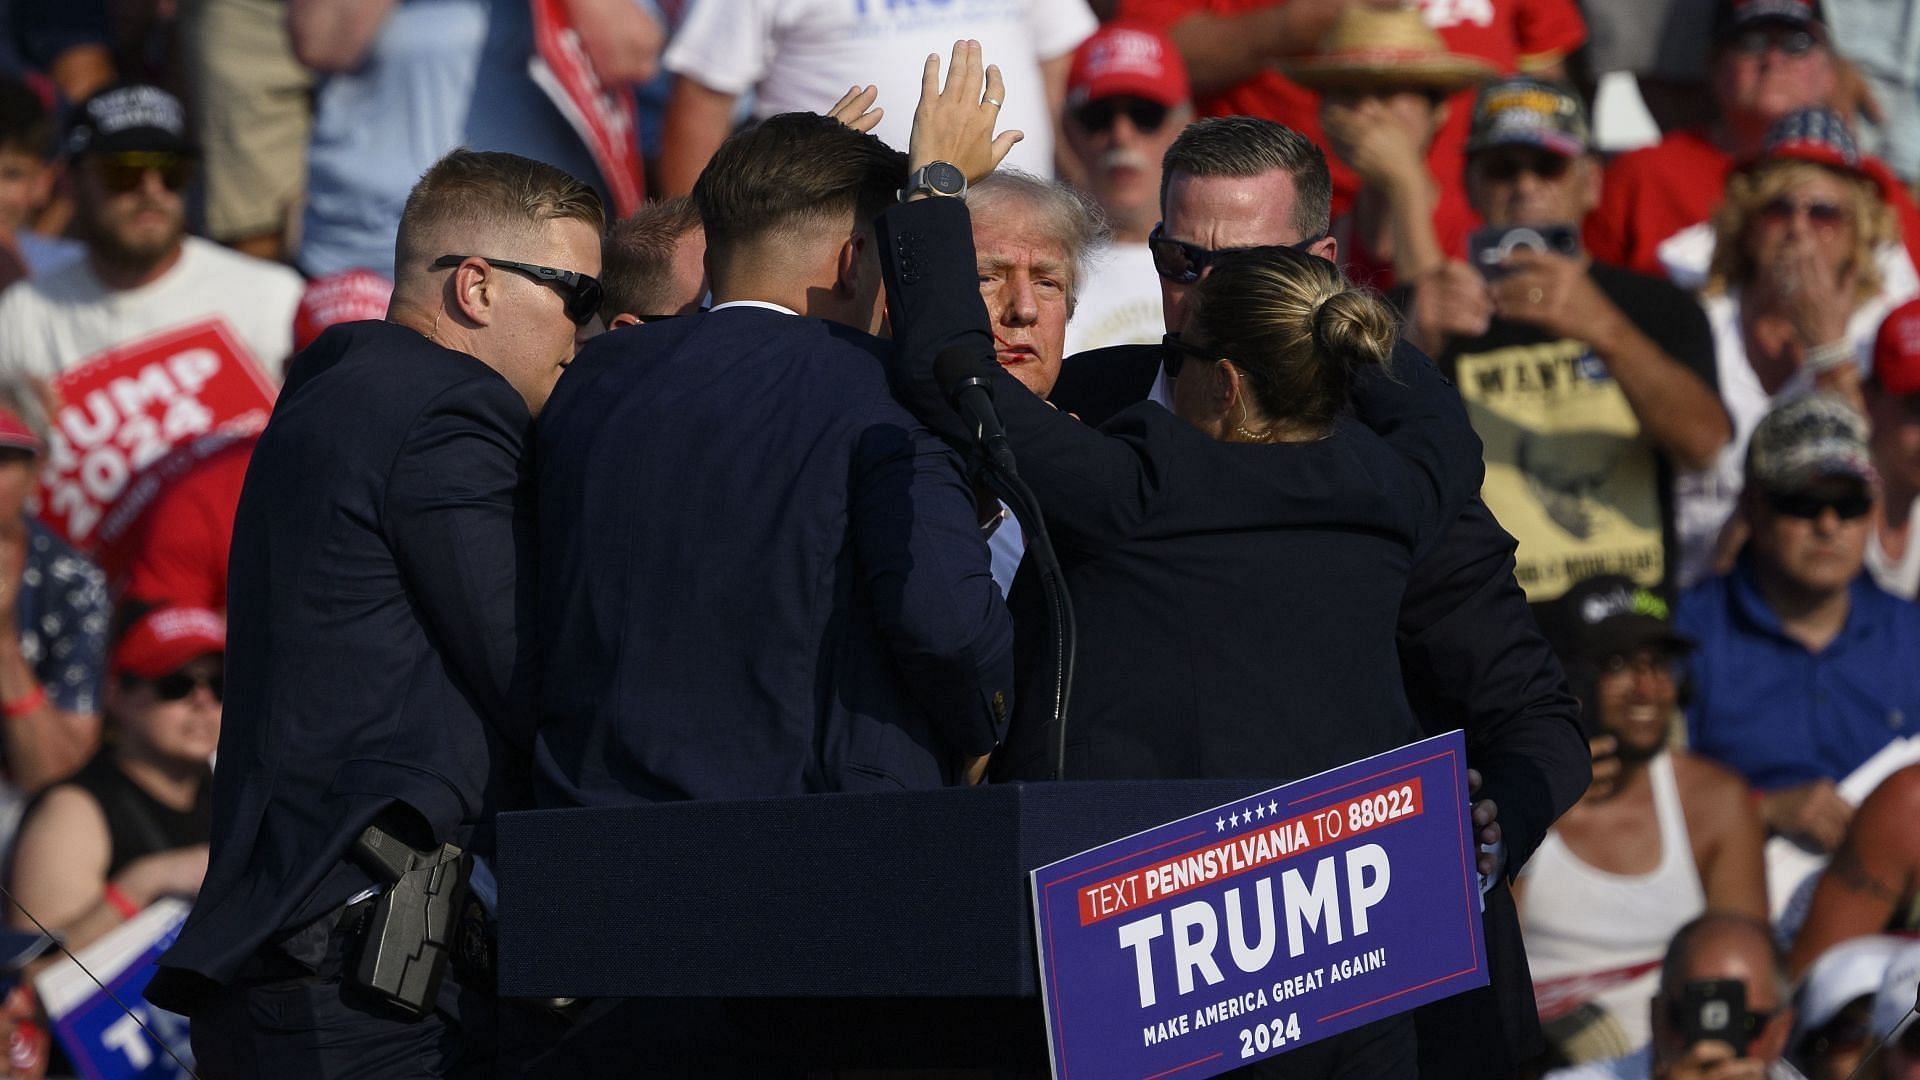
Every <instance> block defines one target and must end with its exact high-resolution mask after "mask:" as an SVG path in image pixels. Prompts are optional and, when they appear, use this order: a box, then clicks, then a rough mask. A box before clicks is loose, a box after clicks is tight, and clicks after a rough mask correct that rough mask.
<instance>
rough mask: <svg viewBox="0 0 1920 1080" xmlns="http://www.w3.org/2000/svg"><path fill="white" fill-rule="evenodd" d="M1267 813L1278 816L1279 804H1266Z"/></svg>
mask: <svg viewBox="0 0 1920 1080" xmlns="http://www.w3.org/2000/svg"><path fill="white" fill-rule="evenodd" d="M1267 812H1268V813H1272V814H1278V813H1279V812H1280V804H1279V803H1277V802H1270V803H1268V804H1267Z"/></svg>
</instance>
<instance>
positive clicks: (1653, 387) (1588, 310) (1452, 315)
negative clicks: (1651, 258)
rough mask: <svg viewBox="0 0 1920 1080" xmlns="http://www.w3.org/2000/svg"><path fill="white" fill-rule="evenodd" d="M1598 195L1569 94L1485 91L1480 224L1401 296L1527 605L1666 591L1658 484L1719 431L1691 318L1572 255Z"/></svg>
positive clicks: (1706, 346) (1664, 288) (1476, 205)
mask: <svg viewBox="0 0 1920 1080" xmlns="http://www.w3.org/2000/svg"><path fill="white" fill-rule="evenodd" d="M1599 183H1600V167H1599V163H1598V161H1597V160H1596V159H1595V158H1594V156H1593V154H1592V147H1591V145H1590V143H1589V139H1588V127H1587V118H1586V111H1585V108H1584V106H1582V104H1581V103H1580V100H1579V99H1578V98H1577V97H1575V96H1574V95H1573V93H1572V92H1571V91H1570V90H1569V89H1567V88H1566V87H1565V86H1563V85H1560V84H1558V83H1551V82H1544V81H1541V80H1538V79H1533V78H1528V77H1524V76H1516V77H1513V78H1507V79H1502V80H1500V81H1497V82H1494V83H1491V84H1489V85H1488V86H1487V87H1486V88H1485V89H1484V90H1482V91H1481V93H1480V96H1479V99H1478V100H1477V102H1476V103H1475V106H1474V112H1473V125H1472V133H1471V136H1470V138H1469V141H1468V143H1467V172H1466V184H1467V197H1468V200H1469V202H1470V203H1471V204H1472V206H1473V209H1474V211H1475V212H1476V213H1478V214H1479V215H1480V216H1481V218H1482V219H1483V220H1484V221H1485V222H1486V227H1485V228H1484V229H1482V230H1481V231H1479V232H1477V233H1475V234H1474V236H1473V237H1472V238H1471V240H1470V243H1469V248H1470V252H1469V259H1470V260H1471V261H1470V262H1461V261H1457V260H1455V261H1449V262H1447V263H1444V264H1442V265H1441V266H1440V267H1439V268H1438V269H1436V270H1434V271H1432V272H1430V273H1428V274H1426V275H1424V276H1422V277H1421V278H1420V279H1419V280H1418V281H1416V282H1414V283H1412V285H1411V287H1410V289H1409V298H1408V307H1409V315H1408V322H1407V329H1406V335H1407V337H1408V339H1409V340H1411V341H1412V342H1413V344H1415V345H1417V346H1419V347H1420V348H1421V349H1423V350H1425V351H1426V352H1428V353H1429V354H1431V355H1432V356H1433V357H1434V358H1435V359H1436V360H1438V361H1439V363H1440V364H1441V366H1442V369H1443V370H1445V371H1447V372H1448V373H1449V374H1450V375H1452V377H1453V378H1454V380H1455V382H1456V383H1458V384H1459V387H1460V393H1461V395H1462V396H1463V397H1464V398H1466V400H1467V407H1468V410H1469V413H1470V414H1471V415H1472V417H1473V422H1474V427H1475V428H1476V429H1477V430H1478V431H1479V434H1480V438H1481V440H1482V441H1483V442H1484V443H1485V446H1486V456H1487V480H1486V486H1485V488H1484V492H1483V494H1484V497H1485V499H1486V502H1487V505H1488V507H1489V508H1491V509H1492V510H1493V513H1494V516H1495V517H1497V518H1498V519H1499V520H1500V524H1501V525H1502V526H1504V527H1505V528H1506V529H1507V531H1508V532H1511V533H1512V534H1513V535H1514V537H1515V539H1516V540H1518V542H1519V551H1518V553H1517V556H1516V558H1517V559H1518V565H1517V567H1516V571H1515V576H1516V577H1517V578H1518V580H1519V582H1520V584H1521V586H1522V587H1523V588H1524V589H1525V590H1526V593H1527V599H1528V601H1529V602H1531V603H1533V604H1535V605H1540V604H1544V603H1547V602H1550V601H1553V600H1555V599H1558V598H1559V597H1560V596H1561V595H1562V594H1564V593H1565V592H1566V590H1567V589H1568V588H1569V587H1570V586H1571V585H1573V584H1574V583H1575V582H1577V581H1579V580H1580V579H1581V578H1584V577H1588V576H1591V575H1593V574H1600V573H1616V574H1624V575H1626V576H1628V577H1630V578H1632V579H1633V580H1634V581H1635V582H1636V583H1638V584H1640V585H1643V586H1646V587H1648V588H1654V589H1660V588H1662V587H1663V586H1666V585H1669V584H1670V579H1671V577H1672V567H1673V565H1674V560H1673V559H1671V558H1669V553H1670V552H1671V550H1672V537H1673V529H1672V514H1671V476H1672V473H1673V472H1674V470H1676V469H1689V468H1700V467H1702V466H1705V465H1708V464H1711V463H1712V462H1713V461H1714V460H1715V456H1716V455H1717V454H1718V453H1719V451H1720V449H1721V448H1722V447H1723V446H1725V445H1726V443H1727V440H1728V438H1729V437H1730V435H1731V432H1732V429H1731V426H1730V425H1729V423H1728V420H1727V414H1726V410H1725V409H1723V408H1722V407H1721V405H1720V401H1719V398H1718V397H1717V394H1716V390H1715V373H1714V356H1713V338H1712V335H1711V333H1710V332H1709V330H1708V326H1707V321H1706V318H1705V316H1704V315H1703V314H1702V313H1701V311H1700V309H1699V307H1698V305H1696V304H1695V303H1694V302H1693V300H1692V298H1691V297H1689V296H1687V295H1686V294H1685V293H1683V292H1681V291H1679V290H1678V289H1676V288H1674V287H1672V286H1671V285H1668V284H1667V283H1665V282H1662V281H1658V280H1656V279H1654V278H1650V277H1646V276H1643V275H1640V274H1634V273H1630V272H1628V271H1625V270H1621V269H1618V268H1615V267H1610V266H1603V265H1599V264H1596V263H1594V262H1593V261H1592V259H1590V258H1589V257H1587V256H1586V255H1585V254H1584V253H1583V252H1581V251H1580V249H1579V240H1578V236H1579V231H1578V223H1579V221H1580V220H1581V219H1582V218H1583V217H1585V216H1586V213H1587V211H1588V210H1589V209H1591V208H1592V207H1593V205H1594V204H1595V203H1596V202H1597V201H1598V199H1599V194H1600V191H1599ZM1536 610H1538V609H1537V608H1536Z"/></svg>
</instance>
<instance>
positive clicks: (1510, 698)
mask: <svg viewBox="0 0 1920 1080" xmlns="http://www.w3.org/2000/svg"><path fill="white" fill-rule="evenodd" d="M1410 354H1413V355H1417V354H1415V353H1414V350H1413V349H1412V347H1411V346H1408V345H1405V344H1403V345H1402V346H1401V349H1400V357H1399V358H1400V359H1403V358H1405V357H1406V356H1408V355H1410ZM1160 364H1161V357H1160V348H1159V346H1155V345H1120V346H1115V347H1112V348H1107V349H1097V350H1094V351H1091V352H1084V353H1080V354H1078V355H1075V356H1070V357H1068V358H1067V360H1066V363H1065V364H1064V365H1063V366H1062V368H1061V373H1060V380H1059V382H1058V383H1056V384H1055V386H1054V390H1053V394H1052V397H1051V400H1052V401H1053V402H1054V403H1056V404H1058V405H1059V406H1060V407H1061V408H1062V409H1067V410H1069V411H1071V412H1074V413H1076V414H1078V415H1079V416H1081V417H1082V418H1084V419H1085V420H1086V421H1087V422H1088V423H1092V424H1100V423H1104V422H1105V421H1106V420H1107V419H1109V418H1110V417H1112V416H1113V415H1114V414H1115V413H1118V412H1120V411H1121V410H1123V409H1126V408H1128V407H1130V406H1133V405H1135V404H1136V403H1138V402H1140V401H1142V400H1144V399H1145V398H1146V396H1147V394H1148V392H1149V390H1150V389H1151V388H1152V386H1153V382H1154V377H1155V375H1156V374H1157V373H1158V372H1159V370H1160ZM1513 552H1514V541H1513V537H1512V536H1510V535H1508V534H1507V531H1506V530H1505V529H1502V528H1501V527H1500V525H1499V523H1498V522H1496V521H1495V520H1494V518H1493V514H1492V513H1491V512H1489V511H1488V510H1487V506H1486V504H1485V503H1484V502H1482V501H1480V500H1479V499H1477V498H1476V499H1472V500H1470V501H1469V502H1468V503H1467V504H1466V506H1465V507H1464V508H1462V510H1461V511H1460V515H1459V517H1458V518H1456V519H1455V520H1454V521H1453V523H1452V524H1451V525H1449V526H1448V527H1447V529H1446V530H1445V531H1444V532H1442V533H1441V534H1440V536H1439V538H1438V540H1437V542H1436V543H1435V544H1434V546H1433V547H1432V548H1430V549H1429V550H1427V551H1426V552H1424V553H1422V555H1421V557H1420V558H1419V559H1417V560H1415V562H1414V564H1413V569H1412V573H1411V575H1410V577H1409V578H1408V580H1407V589H1406V595H1405V596H1404V597H1403V599H1402V600H1401V603H1400V617H1399V625H1398V627H1397V634H1396V637H1397V644H1398V651H1399V655H1400V671H1401V676H1402V678H1403V679H1404V680H1405V682H1406V692H1407V698H1408V700H1409V701H1410V702H1411V704H1412V706H1413V710H1414V713H1415V715H1416V716H1417V717H1418V718H1419V720H1420V725H1421V729H1422V731H1423V733H1424V734H1429V735H1431V734H1437V733H1439V732H1443V731H1450V730H1452V729H1454V728H1464V729H1465V731H1466V735H1467V756H1468V760H1469V761H1471V762H1472V763H1473V765H1474V767H1475V768H1477V769H1479V770H1480V772H1481V773H1482V774H1483V776H1484V777H1485V783H1484V784H1483V786H1482V787H1481V790H1480V797H1481V798H1485V799H1491V800H1493V802H1494V803H1495V804H1496V805H1497V806H1498V807H1499V808H1500V834H1501V840H1502V842H1503V843H1504V844H1505V845H1506V848H1507V867H1506V869H1507V874H1508V876H1509V877H1510V876H1511V875H1513V874H1516V873H1518V872H1519V870H1520V867H1521V866H1522V865H1524V864H1525V862H1526V860H1527V859H1528V858H1529V857H1530V856H1531V855H1532V854H1533V851H1534V849H1535V848H1537V847H1539V845H1540V841H1541V840H1542V839H1544V838H1545V837H1546V834H1547V829H1548V828H1549V827H1550V826H1552V824H1553V823H1554V822H1555V821H1556V820H1558V819H1559V817H1560V815H1561V814H1563V813H1565V812H1566V810H1567V808H1568V807H1570V806H1572V805H1573V804H1574V802H1575V801H1577V800H1578V799H1579V798H1580V796H1581V795H1582V794H1583V793H1584V792H1585V791H1586V789H1587V784H1588V782H1589V780H1590V777H1591V773H1590V768H1591V766H1590V762H1589V758H1588V753H1587V746H1586V739H1585V737H1584V736H1583V735H1582V734H1581V733H1580V728H1579V711H1580V709H1579V704H1578V703H1577V702H1576V701H1575V699H1574V697H1573V695H1572V694H1571V693H1570V692H1569V691H1568V689H1567V681H1566V676H1565V674H1564V673H1563V672H1562V671H1561V668H1560V662H1559V661H1558V660H1557V659H1556V658H1555V657H1554V655H1553V650H1552V648H1551V647H1550V646H1549V645H1548V644H1547V641H1546V638H1545V637H1544V636H1542V635H1541V633H1540V630H1539V627H1537V626H1536V625H1535V624H1534V620H1533V615H1532V613H1531V612H1530V611H1529V610H1528V608H1527V601H1526V595H1525V594H1524V593H1523V592H1522V591H1521V589H1520V586H1519V584H1518V583H1516V582H1515V581H1514V578H1513V568H1514V558H1513ZM1020 599H1021V598H1020V597H1019V596H1018V595H1017V594H1016V597H1015V600H1016V601H1019V600H1020ZM1486 905H1487V917H1486V919H1485V924H1486V933H1487V956H1488V963H1489V965H1490V969H1491V974H1492V978H1493V985H1492V986H1491V987H1489V988H1488V989H1486V990H1478V991H1473V992H1471V993H1467V994H1461V995H1459V996H1457V997H1452V998H1448V999H1446V1000H1444V1001H1439V1002H1435V1003H1434V1004H1432V1005H1428V1006H1426V1007H1424V1008H1422V1009H1420V1010H1419V1011H1418V1012H1416V1013H1415V1018H1416V1020H1417V1021H1418V1024H1419V1028H1420V1031H1421V1039H1420V1057H1421V1074H1422V1076H1427V1077H1434V1078H1445V1077H1461V1078H1463V1080H1465V1078H1473V1080H1479V1078H1481V1077H1499V1076H1509V1075H1512V1074H1513V1073H1514V1072H1515V1070H1516V1068H1517V1066H1518V1064H1519V1063H1520V1062H1522V1061H1525V1060H1526V1059H1527V1058H1529V1057H1531V1056H1533V1055H1534V1054H1536V1053H1538V1052H1539V1051H1540V1050H1541V1049H1543V1048H1544V1044H1543V1043H1542V1042H1541V1039H1540V1025H1539V1019H1538V1017H1537V1015H1536V1014H1535V1011H1534V1006H1533V985H1532V982H1531V979H1530V977H1529V975H1528V972H1527V959H1526V952H1525V946H1524V943H1523V942H1522V941H1521V938H1520V920H1519V917H1518V915H1517V913H1516V912H1515V909H1514V905H1513V897H1512V894H1511V893H1510V892H1509V891H1508V890H1507V888H1506V887H1505V885H1504V883H1502V884H1501V885H1500V886H1499V887H1497V888H1495V889H1494V890H1493V891H1492V892H1491V893H1489V894H1488V895H1487V898H1486Z"/></svg>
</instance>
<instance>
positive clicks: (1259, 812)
mask: <svg viewBox="0 0 1920 1080" xmlns="http://www.w3.org/2000/svg"><path fill="white" fill-rule="evenodd" d="M1253 816H1254V817H1256V818H1263V817H1266V816H1267V808H1266V807H1264V806H1261V805H1260V804H1259V803H1254V804H1253Z"/></svg>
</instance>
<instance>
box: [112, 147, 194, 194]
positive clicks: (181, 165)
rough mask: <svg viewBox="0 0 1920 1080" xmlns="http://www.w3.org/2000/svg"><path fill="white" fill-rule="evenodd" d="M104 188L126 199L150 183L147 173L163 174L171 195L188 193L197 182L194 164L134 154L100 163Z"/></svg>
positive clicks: (158, 153)
mask: <svg viewBox="0 0 1920 1080" xmlns="http://www.w3.org/2000/svg"><path fill="white" fill-rule="evenodd" d="M99 167H100V184H101V186H102V187H104V188H106V189H107V190H108V191H109V192H111V193H113V194H115V195H124V194H126V193H127V192H129V191H132V190H134V189H135V188H138V187H139V186H140V185H141V184H143V183H145V182H146V179H147V173H149V172H157V173H159V174H160V182H161V183H162V184H164V185H166V188H167V190H168V191H181V190H184V189H185V188H186V186H187V184H188V183H190V182H191V181H192V180H193V160H192V159H191V158H187V157H183V156H181V155H179V154H170V153H166V152H164V151H132V152H129V153H124V154H108V155H107V156H105V157H103V158H101V159H100V161H99Z"/></svg>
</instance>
